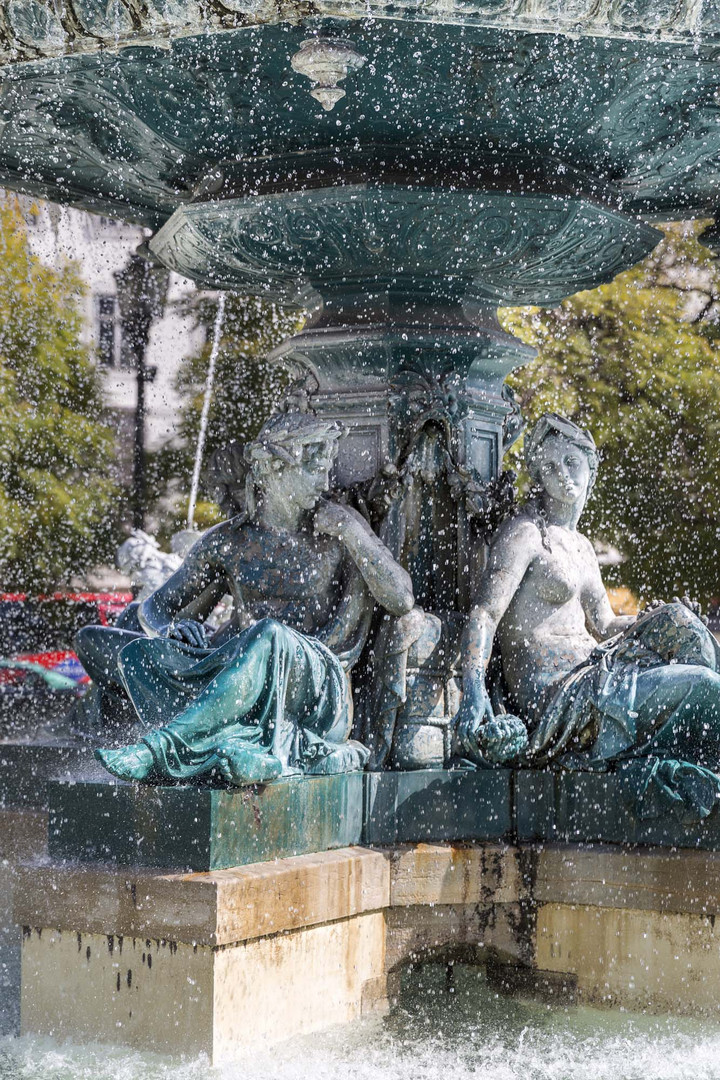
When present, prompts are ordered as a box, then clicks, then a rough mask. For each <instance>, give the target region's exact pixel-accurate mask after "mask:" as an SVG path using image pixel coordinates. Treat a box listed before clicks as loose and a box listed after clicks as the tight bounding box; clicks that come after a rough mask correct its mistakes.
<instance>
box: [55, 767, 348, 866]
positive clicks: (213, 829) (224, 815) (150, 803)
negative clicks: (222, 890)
mask: <svg viewBox="0 0 720 1080" xmlns="http://www.w3.org/2000/svg"><path fill="white" fill-rule="evenodd" d="M48 790H49V803H50V823H49V848H50V855H51V857H52V858H54V859H71V860H79V861H81V862H112V863H123V864H130V863H131V864H132V865H134V866H156V867H169V868H174V869H184V870H194V871H202V870H219V869H222V868H224V867H229V866H244V865H246V864H248V863H258V862H266V861H268V860H271V859H281V858H287V857H289V856H293V855H303V854H305V853H308V852H319V851H329V850H331V849H333V848H340V847H348V846H350V845H353V844H357V843H359V841H360V836H361V831H362V803H363V778H362V775H361V774H360V773H347V774H344V775H340V776H317V777H292V778H289V779H286V780H278V781H274V782H273V783H271V784H264V785H249V786H247V787H243V788H235V789H232V790H223V789H217V788H198V787H146V786H141V785H138V784H123V783H111V782H108V781H101V782H93V783H76V784H72V783H53V784H50V785H49V786H48Z"/></svg>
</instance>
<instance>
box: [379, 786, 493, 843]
mask: <svg viewBox="0 0 720 1080" xmlns="http://www.w3.org/2000/svg"><path fill="white" fill-rule="evenodd" d="M511 777H512V773H511V772H510V770H509V769H497V770H495V769H494V770H487V771H480V772H475V771H470V770H463V769H457V770H447V769H418V770H415V771H412V772H382V773H366V775H365V808H364V823H363V840H364V842H365V843H366V844H412V843H421V842H423V841H443V840H445V841H452V840H497V839H502V838H503V837H507V836H509V835H510V833H511V829H512V813H511V809H512V796H511V792H512V788H511Z"/></svg>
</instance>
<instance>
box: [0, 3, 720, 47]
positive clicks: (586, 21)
mask: <svg viewBox="0 0 720 1080" xmlns="http://www.w3.org/2000/svg"><path fill="white" fill-rule="evenodd" d="M43 9H45V10H46V11H47V12H48V15H49V17H48V18H47V19H46V18H45V16H44V15H43V13H42V11H43ZM11 11H12V15H11V14H10V13H11ZM63 11H64V14H63V17H62V24H64V25H62V24H61V23H60V22H59V20H58V18H57V13H56V12H55V9H54V5H53V0H5V8H4V13H5V15H6V19H7V32H6V34H5V42H4V51H5V52H6V53H7V58H8V60H17V59H23V58H25V56H27V55H28V54H29V55H30V56H33V55H37V54H39V55H41V56H57V55H61V54H62V53H64V52H68V51H70V49H73V51H74V50H75V49H77V47H78V46H80V47H81V48H82V49H83V51H97V50H98V49H100V48H101V45H102V43H103V42H105V41H108V40H115V41H117V42H118V44H120V43H129V42H132V41H133V40H147V39H148V38H150V37H151V36H155V38H156V39H157V35H158V34H162V33H163V32H165V34H166V35H167V36H168V37H171V36H173V35H174V34H176V33H177V32H178V30H182V31H184V32H188V31H189V32H193V31H197V32H200V31H201V30H202V29H205V30H206V29H207V28H208V27H209V28H211V29H212V28H216V29H218V30H219V29H228V28H231V27H232V26H233V25H235V26H242V25H245V24H246V23H247V21H248V19H252V21H253V22H257V23H265V24H268V23H277V22H281V21H284V20H287V21H291V22H294V23H295V22H297V21H298V19H299V18H302V17H303V15H304V14H306V9H305V6H304V5H303V4H302V3H301V2H300V0H286V2H285V3H281V4H277V5H276V4H273V3H271V2H269V0H222V2H220V0H215V2H214V3H211V4H208V5H207V6H202V7H201V5H200V4H199V3H198V2H197V0H150V2H149V3H144V4H143V3H140V2H137V0H64V4H63ZM315 11H316V13H318V14H327V15H339V16H341V17H347V18H357V17H361V18H362V17H365V16H366V15H367V14H368V12H370V13H377V14H379V15H384V14H387V13H388V12H389V11H392V13H393V15H394V16H396V17H397V16H398V15H400V16H401V17H405V18H407V19H417V18H418V17H419V18H422V20H423V21H431V22H435V21H436V22H454V23H458V22H459V23H465V24H468V25H474V26H487V27H501V28H504V29H512V30H521V31H531V32H534V31H550V32H552V33H558V32H559V33H568V34H573V35H587V36H595V35H597V36H603V37H631V38H638V39H642V38H646V37H653V38H654V37H661V38H665V39H668V40H675V41H685V42H687V43H691V42H692V41H693V40H694V39H697V37H705V38H711V37H714V36H716V35H718V34H720V15H719V14H718V8H717V5H716V4H713V3H709V2H707V0H706V2H705V3H702V2H700V0H518V2H515V3H512V2H511V0H424V2H422V3H418V2H417V0H392V3H390V0H319V3H317V4H316V5H315ZM2 48H3V46H0V49H2Z"/></svg>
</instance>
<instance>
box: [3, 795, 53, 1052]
mask: <svg viewBox="0 0 720 1080" xmlns="http://www.w3.org/2000/svg"><path fill="white" fill-rule="evenodd" d="M46 857H47V814H45V813H43V812H42V811H41V810H0V1035H2V1034H5V1033H7V1032H12V1033H15V1032H16V1031H17V1029H18V1024H19V1003H20V927H19V926H18V924H17V922H16V921H15V917H14V913H13V909H14V904H15V899H16V891H17V882H18V875H19V873H20V871H19V866H20V864H21V863H22V862H26V861H27V862H29V861H34V860H38V859H42V858H46Z"/></svg>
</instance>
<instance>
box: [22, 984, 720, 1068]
mask: <svg viewBox="0 0 720 1080" xmlns="http://www.w3.org/2000/svg"><path fill="white" fill-rule="evenodd" d="M248 1022H249V1023H252V1018H251V1017H249V1018H248ZM471 1077H472V1078H477V1080H479V1078H482V1080H686V1078H687V1080H720V1023H716V1022H714V1021H699V1020H691V1019H687V1018H679V1017H668V1016H649V1015H644V1014H641V1013H627V1012H622V1011H618V1010H612V1011H611V1010H604V1009H596V1008H589V1007H584V1006H576V1005H570V1006H565V1007H564V1006H559V1005H548V1004H547V1003H543V1002H540V1001H537V1000H533V999H530V998H522V997H506V996H504V995H498V994H496V993H495V991H494V990H492V989H491V988H490V987H489V986H488V985H487V983H486V981H485V978H484V975H483V974H482V972H479V971H477V970H476V969H472V968H464V967H461V966H458V967H456V968H455V977H454V979H453V987H452V989H451V990H448V984H447V981H446V977H445V969H444V967H440V966H439V965H433V966H428V967H426V968H424V969H423V970H422V971H420V972H416V973H414V974H409V975H408V976H407V977H406V979H405V986H404V991H403V994H402V997H401V1000H400V1004H399V1005H398V1006H396V1008H394V1009H393V1010H392V1012H391V1013H390V1014H389V1015H388V1016H386V1017H383V1018H373V1019H370V1020H365V1021H362V1022H359V1023H357V1024H352V1025H348V1026H347V1027H342V1028H336V1029H334V1030H333V1031H331V1032H329V1033H325V1034H323V1035H322V1036H318V1035H313V1036H308V1037H303V1038H296V1039H293V1040H291V1041H289V1042H286V1043H284V1044H283V1045H281V1046H279V1047H275V1048H274V1049H273V1050H271V1051H266V1052H264V1053H262V1054H255V1055H253V1056H252V1057H246V1058H244V1059H242V1060H240V1061H238V1062H236V1063H234V1064H232V1065H226V1066H223V1067H219V1068H212V1067H211V1066H210V1065H209V1063H208V1062H207V1061H205V1060H202V1059H200V1060H198V1059H195V1060H192V1061H191V1060H184V1061H172V1060H169V1059H168V1058H164V1057H160V1056H156V1055H151V1054H141V1053H137V1052H135V1051H131V1050H126V1049H118V1048H115V1049H108V1047H104V1046H73V1045H68V1044H64V1045H61V1044H57V1043H53V1042H52V1041H50V1040H48V1039H37V1038H22V1039H17V1038H12V1037H9V1036H6V1037H5V1038H3V1039H2V1040H0V1080H305V1078H312V1080H469V1078H471Z"/></svg>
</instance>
